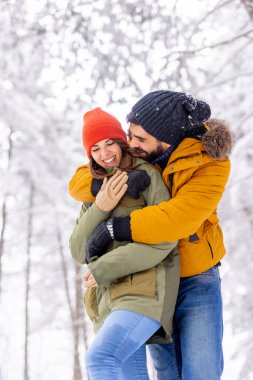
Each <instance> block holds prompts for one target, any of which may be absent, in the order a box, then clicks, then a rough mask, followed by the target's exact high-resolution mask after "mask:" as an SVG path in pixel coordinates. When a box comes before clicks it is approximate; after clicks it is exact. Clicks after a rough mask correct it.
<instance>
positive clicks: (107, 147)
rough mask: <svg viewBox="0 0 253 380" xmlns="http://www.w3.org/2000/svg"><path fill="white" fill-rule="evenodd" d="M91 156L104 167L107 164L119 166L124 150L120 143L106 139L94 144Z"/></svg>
mask: <svg viewBox="0 0 253 380" xmlns="http://www.w3.org/2000/svg"><path fill="white" fill-rule="evenodd" d="M91 156H92V157H93V159H94V160H95V161H96V163H97V164H98V165H100V166H102V168H104V167H106V166H119V165H120V162H121V158H122V151H121V148H120V146H119V144H118V143H116V142H114V141H113V140H111V139H105V140H102V141H99V142H98V143H96V144H95V145H93V147H92V148H91Z"/></svg>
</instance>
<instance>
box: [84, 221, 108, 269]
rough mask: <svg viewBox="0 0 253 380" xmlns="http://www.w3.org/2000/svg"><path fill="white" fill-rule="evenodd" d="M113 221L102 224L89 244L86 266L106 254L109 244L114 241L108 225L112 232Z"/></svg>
mask: <svg viewBox="0 0 253 380" xmlns="http://www.w3.org/2000/svg"><path fill="white" fill-rule="evenodd" d="M111 223H112V222H111V219H108V220H107V221H105V222H102V223H100V224H99V225H98V226H97V228H96V229H95V231H94V232H93V233H92V235H91V237H90V238H89V240H88V243H87V249H86V258H85V262H86V264H89V263H90V262H91V261H94V260H96V259H98V258H99V257H100V256H102V255H104V254H105V253H106V248H107V246H108V244H109V243H110V242H111V241H112V240H113V233H112V232H111V233H110V230H109V227H108V225H110V228H111V231H112V224H111Z"/></svg>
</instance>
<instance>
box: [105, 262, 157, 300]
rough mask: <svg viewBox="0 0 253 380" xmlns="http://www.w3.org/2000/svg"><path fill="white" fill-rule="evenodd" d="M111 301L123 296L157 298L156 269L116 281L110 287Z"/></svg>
mask: <svg viewBox="0 0 253 380" xmlns="http://www.w3.org/2000/svg"><path fill="white" fill-rule="evenodd" d="M110 295H111V301H113V300H115V299H117V298H119V297H123V296H128V295H129V296H143V297H149V298H155V297H156V268H151V269H147V270H145V271H142V272H138V273H134V274H131V275H129V276H125V277H122V278H119V279H118V280H115V281H113V282H112V283H111V286H110Z"/></svg>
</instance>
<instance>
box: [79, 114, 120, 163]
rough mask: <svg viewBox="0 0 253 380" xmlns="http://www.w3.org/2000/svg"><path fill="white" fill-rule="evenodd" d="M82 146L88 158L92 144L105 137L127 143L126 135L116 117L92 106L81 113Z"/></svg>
mask: <svg viewBox="0 0 253 380" xmlns="http://www.w3.org/2000/svg"><path fill="white" fill-rule="evenodd" d="M83 122H84V123H83V133H82V135H83V146H84V149H85V151H86V153H87V156H88V157H89V159H90V158H91V148H92V147H93V145H95V144H96V143H98V142H99V141H101V140H105V139H119V140H122V141H124V142H126V143H127V137H126V134H125V132H124V131H123V129H122V126H121V124H120V122H119V121H118V120H117V119H116V117H114V116H112V115H111V114H109V113H108V112H105V111H103V110H102V109H101V108H100V107H97V108H94V109H93V110H90V111H88V112H86V113H85V114H84V115H83Z"/></svg>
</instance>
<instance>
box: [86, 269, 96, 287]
mask: <svg viewBox="0 0 253 380" xmlns="http://www.w3.org/2000/svg"><path fill="white" fill-rule="evenodd" d="M83 286H84V287H85V288H95V287H96V286H97V283H96V280H95V278H94V276H93V274H92V273H91V271H90V270H88V271H87V272H86V273H85V275H84V278H83Z"/></svg>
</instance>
